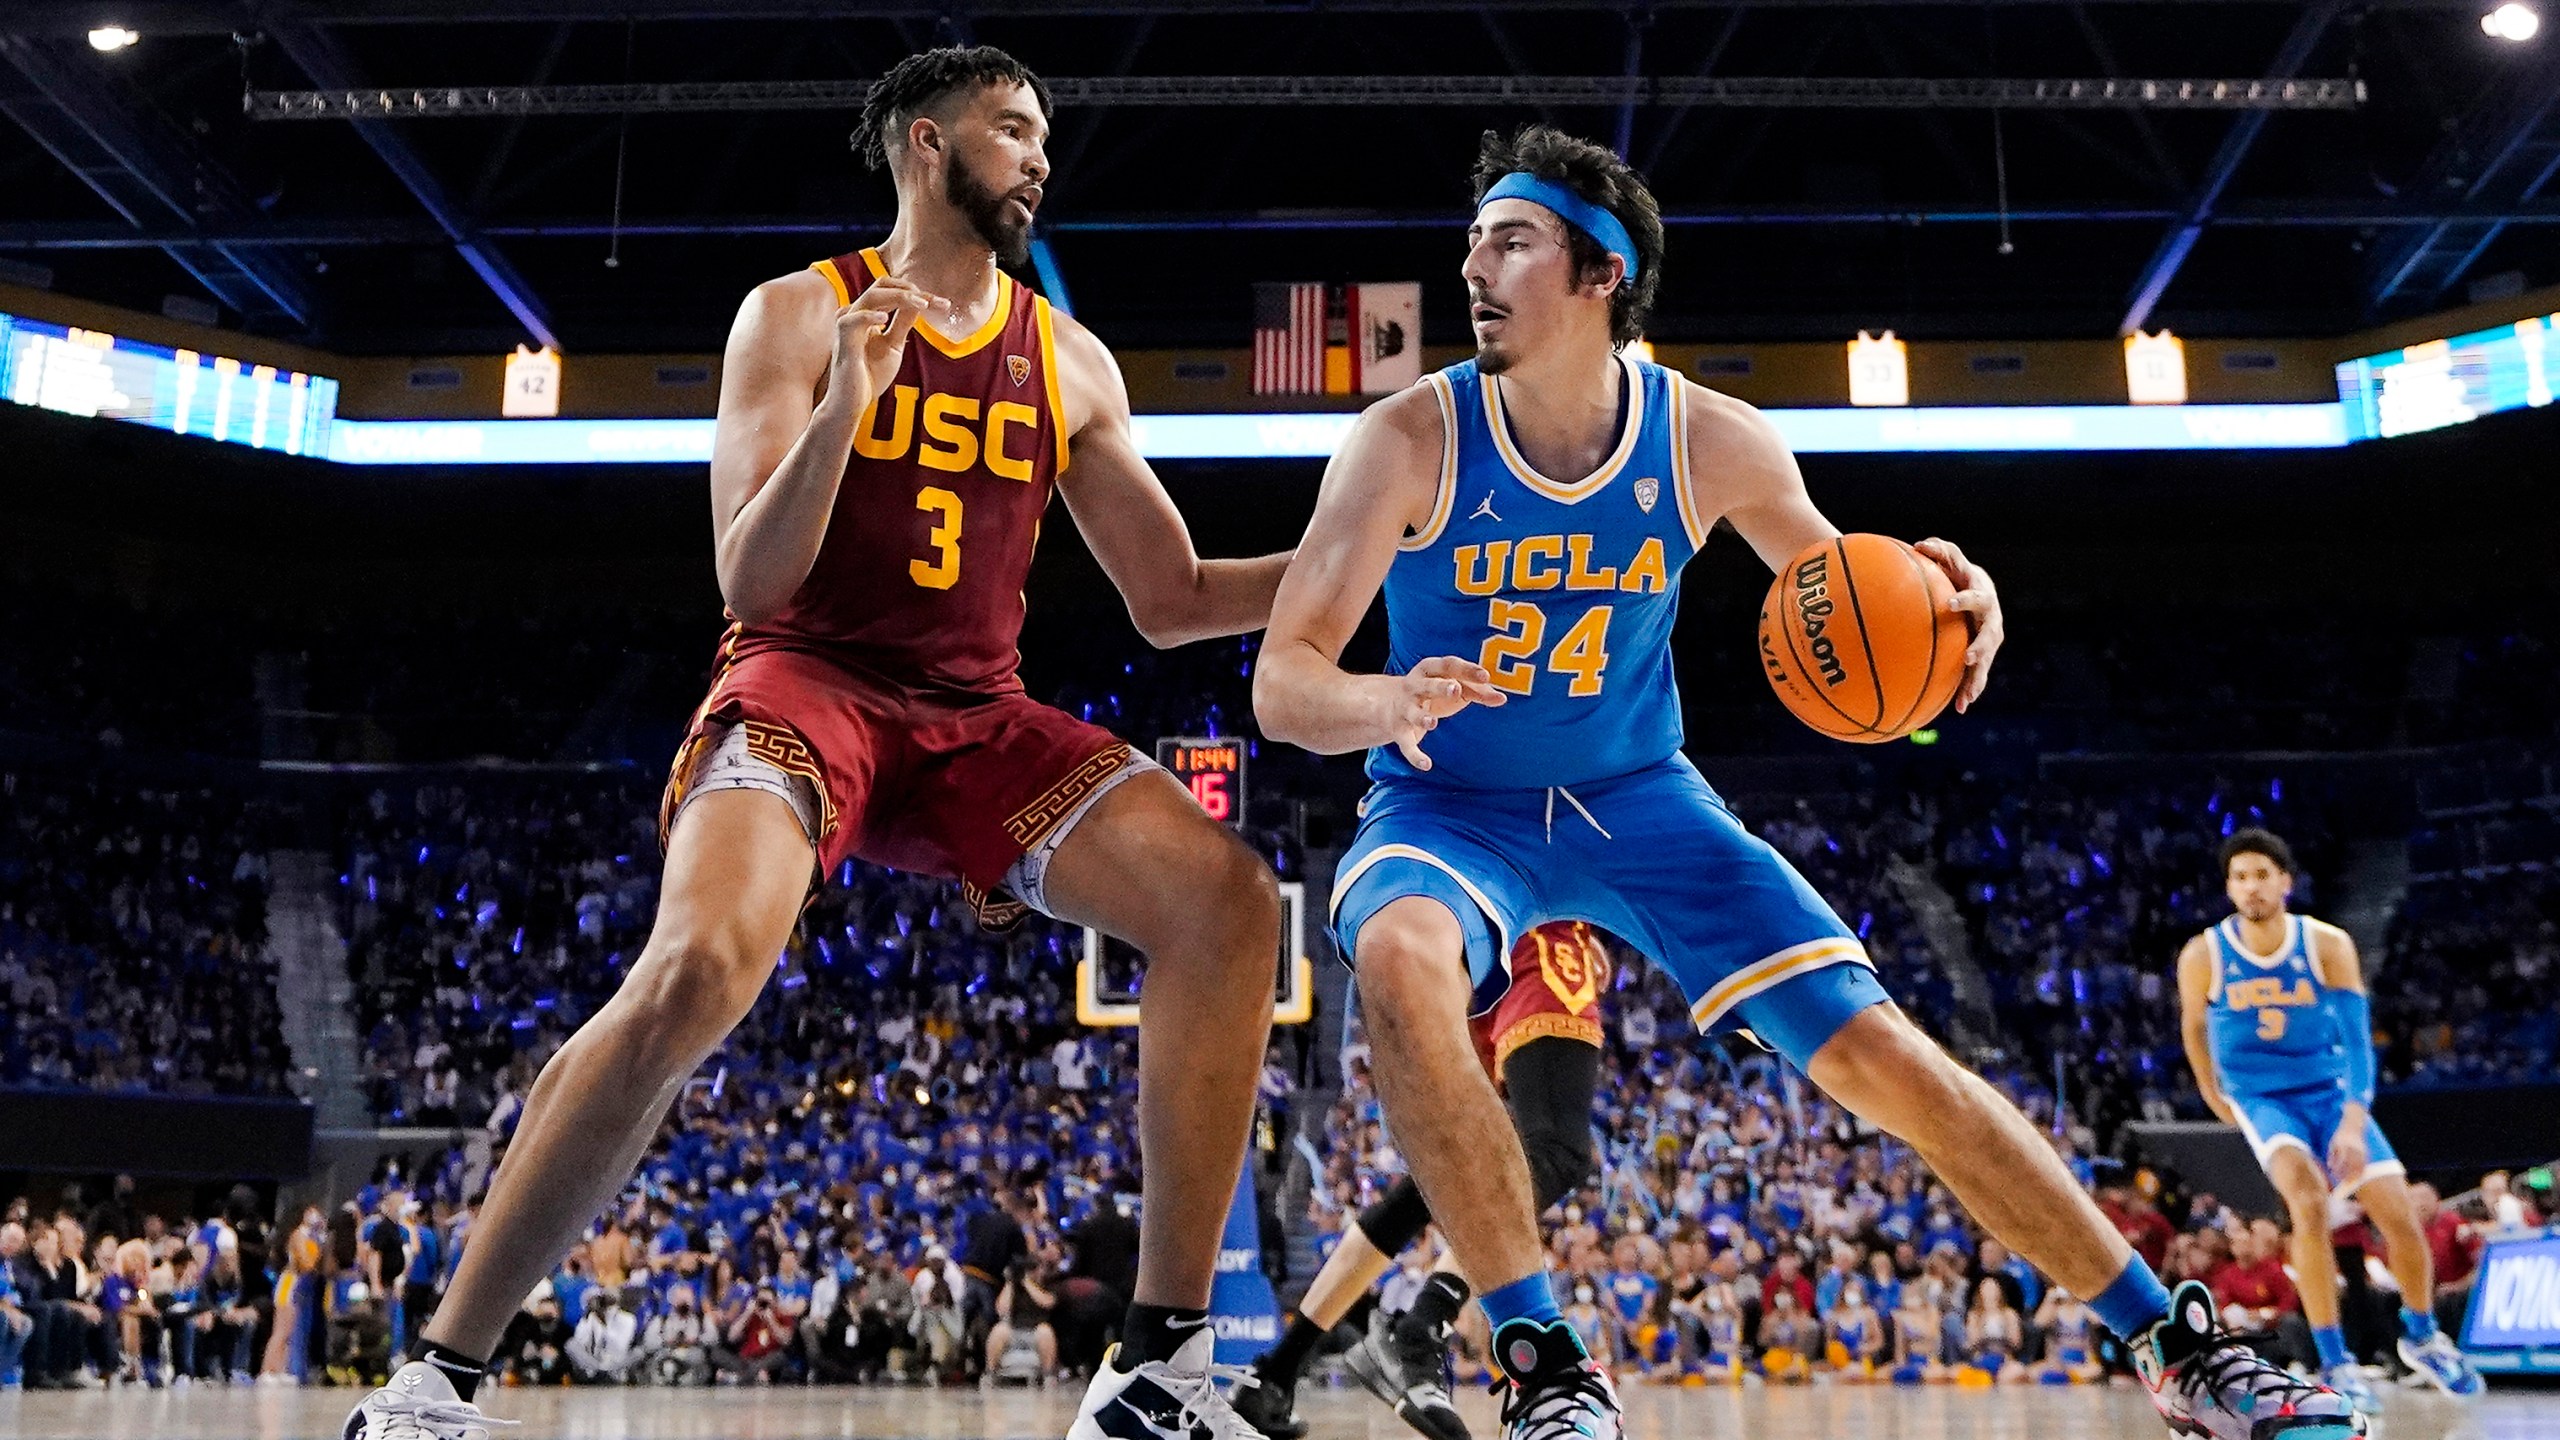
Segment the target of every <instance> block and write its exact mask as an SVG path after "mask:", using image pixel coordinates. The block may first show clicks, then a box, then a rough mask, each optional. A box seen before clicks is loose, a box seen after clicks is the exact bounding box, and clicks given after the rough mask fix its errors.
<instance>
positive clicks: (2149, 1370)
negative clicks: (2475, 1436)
mask: <svg viewBox="0 0 2560 1440" xmlns="http://www.w3.org/2000/svg"><path fill="white" fill-rule="evenodd" d="M2132 1349H2133V1364H2134V1369H2135V1370H2137V1371H2138V1372H2140V1374H2141V1376H2142V1383H2143V1384H2144V1385H2145V1386H2147V1387H2148V1388H2149V1389H2150V1391H2151V1403H2152V1404H2153V1405H2154V1406H2156V1407H2158V1409H2159V1411H2160V1418H2162V1419H2163V1420H2166V1421H2168V1422H2169V1428H2170V1429H2171V1430H2172V1431H2175V1432H2176V1433H2178V1434H2180V1435H2195V1436H2202V1437H2206V1440H2279V1437H2281V1440H2348V1437H2351V1436H2361V1435H2363V1434H2364V1433H2365V1423H2364V1416H2363V1415H2362V1414H2360V1413H2359V1412H2358V1411H2357V1409H2356V1407H2355V1403H2354V1402H2353V1401H2351V1400H2349V1399H2348V1398H2347V1397H2345V1396H2344V1395H2341V1394H2339V1393H2338V1392H2337V1391H2335V1390H2331V1389H2329V1388H2327V1387H2326V1386H2321V1385H2313V1384H2311V1383H2309V1382H2307V1381H2303V1380H2298V1379H2296V1378H2294V1376H2293V1375H2292V1374H2290V1373H2288V1372H2286V1371H2283V1370H2279V1369H2277V1368H2276V1367H2275V1366H2273V1365H2270V1364H2268V1363H2267V1362H2266V1361H2264V1360H2261V1359H2259V1358H2258V1355H2257V1352H2255V1351H2253V1350H2251V1349H2250V1348H2249V1347H2248V1346H2247V1345H2245V1344H2243V1343H2241V1342H2240V1340H2239V1339H2238V1338H2236V1337H2234V1336H2232V1335H2230V1334H2228V1333H2225V1332H2224V1331H2223V1330H2222V1329H2221V1328H2220V1327H2219V1326H2217V1325H2216V1324H2215V1323H2214V1318H2213V1292H2212V1291H2210V1290H2207V1289H2205V1288H2204V1287H2203V1286H2202V1285H2199V1284H2197V1283H2196V1282H2195V1281H2193V1280H2189V1281H2187V1282H2186V1283H2184V1284H2182V1285H2180V1286H2179V1287H2178V1288H2177V1289H2176V1290H2174V1291H2171V1292H2170V1295H2169V1313H2168V1314H2167V1315H2166V1316H2164V1317H2162V1318H2161V1320H2160V1323H2158V1324H2156V1325H2154V1326H2152V1327H2151V1328H2150V1329H2148V1330H2146V1331H2144V1332H2142V1334H2141V1335H2140V1336H2139V1337H2138V1338H2136V1339H2135V1340H2134V1341H2133V1345H2132Z"/></svg>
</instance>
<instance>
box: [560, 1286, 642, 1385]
mask: <svg viewBox="0 0 2560 1440" xmlns="http://www.w3.org/2000/svg"><path fill="white" fill-rule="evenodd" d="M568 1352H569V1370H570V1373H571V1375H573V1376H574V1377H575V1378H576V1380H577V1382H578V1383H579V1384H581V1385H625V1384H629V1383H630V1381H631V1378H632V1372H633V1371H634V1370H635V1369H636V1368H637V1367H638V1366H639V1363H640V1324H639V1321H638V1320H637V1319H636V1318H635V1317H634V1316H633V1315H632V1314H631V1313H630V1312H629V1311H627V1310H625V1309H623V1308H622V1297H621V1296H620V1295H619V1294H617V1293H616V1292H614V1291H611V1290H596V1291H594V1292H592V1293H591V1294H589V1295H588V1297H587V1305H586V1313H585V1314H584V1315H582V1316H581V1317H579V1320H578V1328H577V1329H576V1330H575V1331H574V1332H572V1333H571V1335H570V1337H569V1345H568Z"/></svg>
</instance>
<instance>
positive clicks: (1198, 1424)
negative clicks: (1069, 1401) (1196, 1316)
mask: <svg viewBox="0 0 2560 1440" xmlns="http://www.w3.org/2000/svg"><path fill="white" fill-rule="evenodd" d="M1217 1353H1218V1340H1217V1337H1216V1336H1215V1335H1212V1334H1211V1333H1209V1327H1208V1326H1206V1325H1203V1326H1201V1327H1200V1332H1199V1333H1198V1334H1196V1335H1194V1336H1192V1337H1191V1338H1190V1339H1188V1340H1185V1341H1183V1342H1182V1348H1181V1349H1179V1350H1176V1351H1175V1352H1173V1358H1172V1359H1170V1360H1150V1361H1148V1362H1147V1363H1145V1364H1143V1365H1140V1366H1137V1367H1135V1368H1134V1369H1129V1370H1123V1369H1121V1368H1120V1347H1119V1346H1117V1345H1114V1346H1112V1347H1111V1350H1110V1353H1109V1354H1106V1355H1104V1356H1103V1357H1102V1363H1101V1364H1100V1365H1098V1366H1096V1367H1095V1368H1094V1372H1093V1383H1092V1384H1091V1385H1090V1386H1088V1387H1086V1389H1085V1392H1084V1404H1083V1405H1081V1406H1079V1407H1077V1410H1076V1422H1075V1424H1073V1425H1071V1426H1069V1427H1068V1428H1067V1440H1264V1436H1263V1434H1262V1432H1261V1431H1259V1430H1256V1429H1254V1428H1253V1426H1251V1425H1250V1424H1247V1423H1246V1421H1245V1418H1244V1417H1243V1416H1241V1415H1238V1414H1237V1413H1236V1412H1235V1407H1233V1406H1231V1405H1229V1404H1228V1403H1227V1397H1226V1394H1225V1393H1224V1392H1223V1391H1221V1390H1219V1388H1218V1382H1219V1381H1220V1380H1225V1381H1228V1382H1230V1383H1232V1384H1236V1385H1257V1384H1260V1383H1261V1382H1260V1381H1259V1380H1258V1379H1256V1378H1255V1376H1254V1373H1253V1371H1252V1370H1251V1369H1249V1368H1247V1367H1245V1366H1242V1365H1214V1364H1211V1363H1210V1358H1209V1357H1211V1356H1213V1355H1215V1354H1217Z"/></svg>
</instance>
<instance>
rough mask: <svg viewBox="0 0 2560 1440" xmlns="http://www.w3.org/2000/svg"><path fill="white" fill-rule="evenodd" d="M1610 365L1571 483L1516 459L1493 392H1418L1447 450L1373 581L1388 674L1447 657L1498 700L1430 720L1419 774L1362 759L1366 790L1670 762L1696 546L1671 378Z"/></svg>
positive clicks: (1460, 383)
mask: <svg viewBox="0 0 2560 1440" xmlns="http://www.w3.org/2000/svg"><path fill="white" fill-rule="evenodd" d="M1619 363H1620V365H1621V366H1622V367H1623V368H1624V371H1625V374H1626V385H1625V388H1624V392H1623V394H1624V399H1623V401H1622V407H1621V408H1622V410H1623V418H1622V420H1621V423H1620V427H1619V436H1618V443H1617V445H1616V447H1615V448H1613V449H1612V450H1611V452H1610V454H1609V457H1608V459H1606V460H1605V461H1603V462H1602V463H1601V465H1600V468H1599V469H1597V470H1594V471H1593V472H1592V473H1591V474H1590V475H1588V476H1586V477H1584V478H1583V479H1581V480H1577V481H1573V482H1570V483H1567V482H1560V481H1556V480H1550V479H1548V478H1547V477H1546V476H1544V475H1541V474H1539V473H1538V472H1537V470H1536V469H1535V468H1534V467H1533V466H1531V465H1530V464H1529V462H1528V460H1527V458H1526V457H1525V456H1523V455H1522V454H1521V452H1520V448H1519V446H1518V445H1517V443H1515V442H1514V440H1513V438H1512V435H1511V430H1510V424H1509V422H1508V421H1507V420H1506V419H1505V417H1504V415H1503V409H1502V389H1501V387H1500V386H1499V385H1497V384H1495V383H1494V382H1493V380H1492V378H1491V377H1489V376H1485V375H1482V374H1480V373H1478V372H1477V370H1476V365H1475V362H1474V361H1472V360H1469V361H1465V362H1463V363H1461V364H1457V365H1453V366H1451V367H1449V368H1448V369H1446V370H1442V371H1440V372H1438V373H1436V374H1433V375H1429V376H1426V377H1424V379H1423V381H1422V383H1423V384H1424V385H1426V386H1428V387H1430V389H1431V390H1432V392H1433V394H1434V395H1435V396H1436V397H1437V399H1438V400H1439V404H1440V414H1441V419H1442V422H1443V424H1444V427H1445V433H1446V434H1447V436H1448V443H1447V445H1446V446H1445V447H1444V449H1443V454H1442V457H1441V465H1440V485H1439V490H1438V494H1437V498H1436V501H1435V503H1434V504H1433V506H1432V510H1431V516H1430V518H1429V519H1428V520H1427V521H1425V522H1424V524H1423V526H1422V528H1421V529H1419V530H1418V531H1416V532H1415V533H1414V534H1412V535H1409V536H1407V537H1406V538H1405V539H1404V541H1403V542H1402V543H1401V544H1400V545H1399V547H1398V551H1397V554H1396V558H1395V562H1394V564H1393V565H1391V566H1390V567H1389V568H1388V571H1387V579H1386V597H1387V644H1388V658H1387V673H1389V674H1391V675H1401V674H1403V673H1405V672H1406V671H1408V670H1410V669H1412V668H1413V667H1414V666H1415V665H1417V664H1419V663H1421V662H1422V661H1424V660H1427V659H1430V658H1432V657H1433V656H1437V655H1455V656H1457V657H1459V658H1461V659H1467V660H1473V661H1475V662H1476V663H1478V664H1480V665H1482V666H1483V667H1484V668H1485V670H1486V671H1487V673H1489V674H1490V675H1491V676H1492V677H1493V684H1494V686H1495V687H1496V688H1497V689H1500V690H1502V691H1503V692H1504V693H1505V694H1506V695H1507V696H1508V697H1509V698H1508V699H1507V701H1506V702H1505V703H1504V704H1502V705H1501V706H1499V707H1488V706H1470V707H1468V708H1467V709H1465V710H1462V711H1460V712H1459V713H1457V714H1456V715H1453V716H1450V717H1449V718H1448V719H1446V720H1443V721H1441V722H1440V725H1439V728H1438V729H1436V730H1434V731H1433V732H1432V734H1431V735H1430V736H1429V737H1428V738H1427V739H1426V740H1425V741H1424V742H1423V748H1424V750H1425V751H1426V752H1427V753H1428V754H1429V755H1430V756H1431V762H1432V768H1431V769H1430V770H1429V771H1428V772H1417V771H1415V770H1414V769H1413V767H1411V766H1410V765H1407V764H1406V763H1405V761H1404V758H1403V757H1402V756H1401V755H1398V754H1397V753H1396V752H1395V750H1394V749H1393V748H1392V747H1381V748H1379V749H1376V750H1373V751H1371V752H1370V754H1369V774H1370V775H1371V776H1372V777H1373V778H1376V779H1382V780H1383V779H1390V778H1394V779H1408V778H1414V777H1416V776H1417V775H1420V776H1422V777H1423V778H1426V779H1428V780H1430V781H1433V782H1436V783H1440V784H1446V785H1459V786H1466V787H1469V788H1477V789H1533V788H1538V787H1543V786H1549V785H1575V784H1582V783H1587V782H1589V781H1592V780H1596V779H1601V778H1604V777H1607V776H1612V775H1624V774H1627V773H1629V772H1631V771H1635V770H1639V769H1642V768H1644V767H1645V766H1647V765H1651V764H1655V763H1658V762H1660V761H1662V760H1664V759H1667V758H1669V757H1670V756H1672V755H1674V754H1676V753H1678V751H1679V749H1680V742H1681V729H1680V692H1679V687H1678V685H1677V684H1676V683H1675V682H1674V680H1673V678H1672V669H1671V625H1672V621H1673V619H1674V618H1675V616H1676V615H1677V612H1678V609H1679V602H1680V571H1681V568H1682V567H1683V566H1685V565H1687V564H1688V562H1689V557H1691V556H1692V555H1695V554H1696V553H1697V552H1698V549H1699V547H1700V546H1702V545H1704V544H1705V543H1706V526H1705V525H1704V524H1703V523H1702V521H1701V519H1700V517H1699V515H1698V514H1697V511H1696V507H1695V505H1694V504H1693V502H1692V500H1691V498H1690V495H1689V484H1688V480H1689V465H1688V443H1687V442H1688V397H1687V395H1686V394H1685V393H1684V392H1685V390H1686V386H1685V385H1684V384H1683V383H1682V381H1681V379H1680V377H1679V376H1678V375H1677V374H1675V373H1673V372H1671V371H1668V370H1665V369H1663V368H1662V367H1660V366H1658V365H1654V364H1651V363H1650V362H1646V361H1639V360H1633V359H1629V358H1627V357H1625V356H1621V357H1619ZM1604 702H1605V703H1604Z"/></svg>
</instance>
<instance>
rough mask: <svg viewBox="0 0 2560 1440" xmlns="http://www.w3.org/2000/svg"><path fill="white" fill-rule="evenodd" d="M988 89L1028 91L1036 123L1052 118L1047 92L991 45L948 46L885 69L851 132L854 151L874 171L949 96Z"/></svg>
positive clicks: (864, 100)
mask: <svg viewBox="0 0 2560 1440" xmlns="http://www.w3.org/2000/svg"><path fill="white" fill-rule="evenodd" d="M988 85H1028V86H1030V87H1031V93H1032V94H1033V95H1034V96H1035V97H1037V98H1038V99H1039V101H1040V118H1041V119H1043V120H1046V119H1048V118H1049V116H1050V115H1051V114H1052V113H1053V109H1054V107H1052V106H1051V105H1050V103H1049V87H1048V86H1046V85H1044V84H1042V83H1040V77H1039V76H1037V75H1034V74H1032V73H1031V67H1030V66H1028V65H1025V64H1023V63H1022V62H1021V61H1019V60H1016V59H1014V58H1013V57H1012V56H1010V55H1008V54H1006V53H1005V52H1003V51H1002V50H999V49H997V48H996V47H994V46H993V45H967V46H962V45H946V46H943V47H942V48H940V49H938V50H924V51H919V52H918V53H916V54H913V55H910V56H908V57H907V58H906V59H904V60H901V61H899V62H898V63H897V64H895V65H892V66H890V67H889V73H888V74H886V75H883V76H881V77H880V78H879V79H877V80H875V81H873V82H871V89H870V90H869V91H867V92H865V93H864V95H863V97H862V123H861V124H860V125H858V126H857V127H855V129H854V132H853V148H854V150H855V152H856V153H857V154H859V155H861V156H862V162H863V163H864V164H865V165H868V166H869V167H871V168H872V169H874V170H878V169H880V168H882V167H883V166H886V165H887V164H888V163H889V157H890V155H891V154H893V153H894V152H895V151H896V149H897V148H899V147H901V146H903V145H905V143H906V134H907V127H908V126H909V125H912V124H914V123H915V119H916V117H917V116H919V115H922V114H924V113H926V112H927V111H929V110H931V109H932V108H933V107H934V106H935V105H937V104H939V103H941V101H942V100H943V99H944V98H945V97H946V96H949V95H952V94H954V93H955V92H958V91H962V90H977V89H980V88H982V87H985V86H988Z"/></svg>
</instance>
